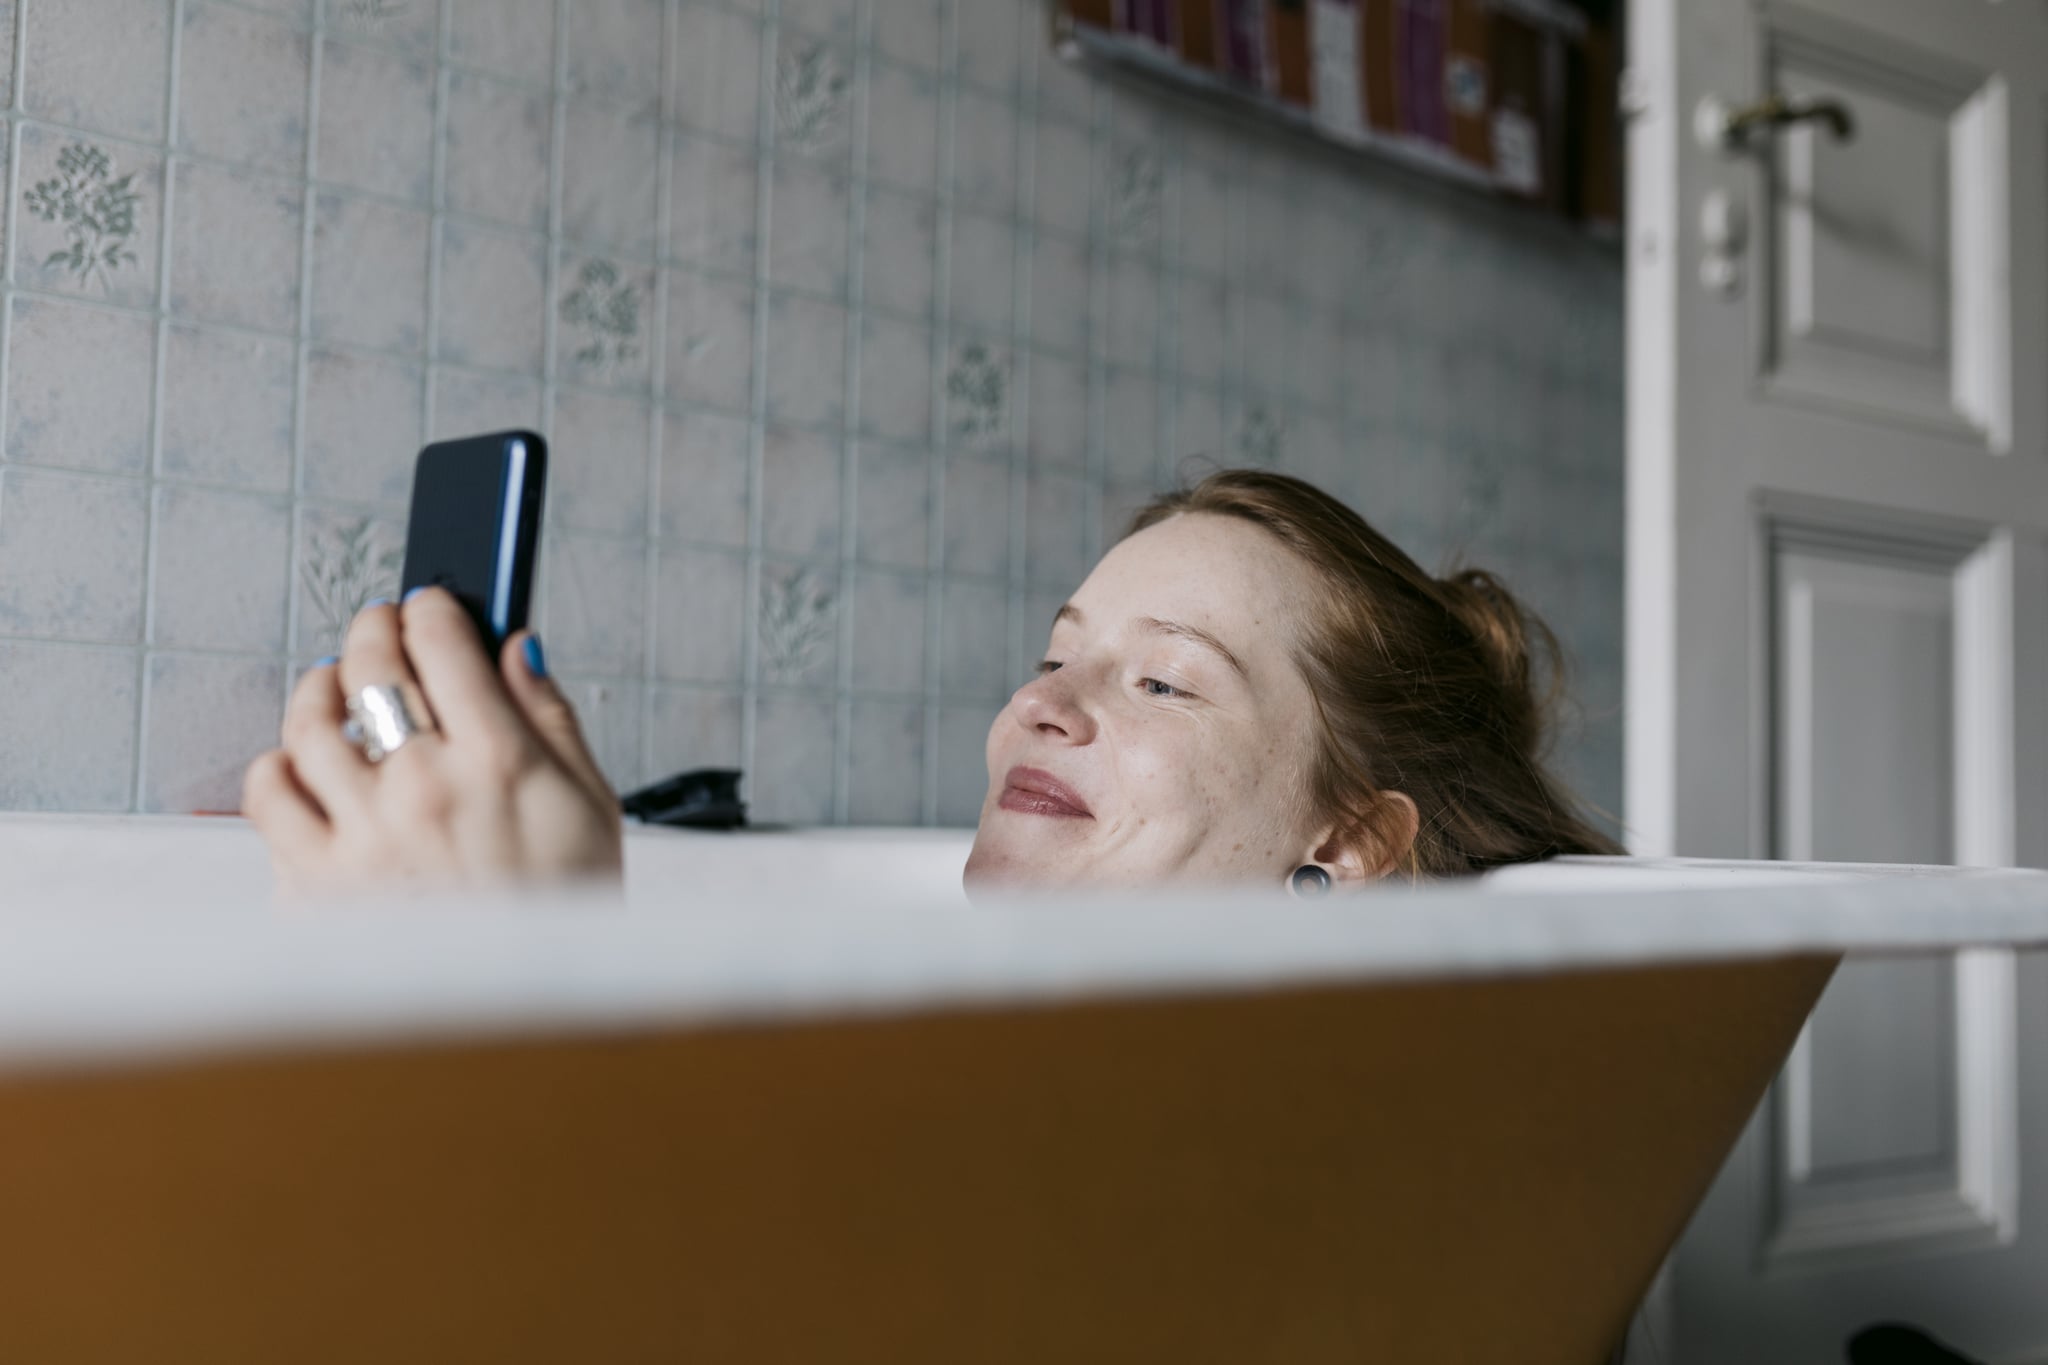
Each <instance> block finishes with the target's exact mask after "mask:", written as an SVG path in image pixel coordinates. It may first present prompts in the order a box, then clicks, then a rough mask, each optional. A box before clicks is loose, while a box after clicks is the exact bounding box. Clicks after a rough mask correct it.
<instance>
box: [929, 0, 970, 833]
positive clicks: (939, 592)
mask: <svg viewBox="0 0 2048 1365" xmlns="http://www.w3.org/2000/svg"><path fill="white" fill-rule="evenodd" d="M959 24H960V17H959V11H958V8H957V0H942V4H941V9H940V18H939V70H938V76H937V81H936V91H937V99H938V118H939V128H938V138H937V140H936V144H935V146H934V149H933V159H934V162H935V165H934V167H933V183H932V189H933V202H932V340H931V352H930V354H931V365H932V386H931V388H932V396H931V402H932V410H931V431H932V443H931V454H930V456H929V461H928V463H927V465H926V471H925V503H926V509H925V568H926V574H927V576H926V578H925V610H924V617H925V620H924V632H925V636H924V692H925V714H924V772H923V778H924V792H923V810H922V813H921V816H922V823H924V824H926V825H936V824H938V823H939V773H940V762H939V745H940V740H941V738H942V734H943V730H944V726H943V725H942V724H941V720H942V717H943V714H944V709H943V704H942V698H943V690H944V689H943V684H944V677H943V674H942V671H941V668H940V660H941V654H942V652H943V650H944V648H945V592H946V578H945V575H946V466H947V464H948V462H949V461H950V459H951V457H952V451H951V448H950V446H951V437H952V428H951V426H950V422H951V412H950V409H949V406H948V404H947V401H946V400H947V394H946V381H947V378H948V376H949V374H950V372H951V368H952V354H953V336H952V331H953V322H952V319H953V210H954V194H953V188H954V187H953V157H954V143H955V137H956V133H957V130H956V128H955V123H954V112H955V107H956V103H957V87H956V67H957V64H958V60H959V50H960V34H959Z"/></svg>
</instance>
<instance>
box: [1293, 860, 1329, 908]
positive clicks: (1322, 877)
mask: <svg viewBox="0 0 2048 1365" xmlns="http://www.w3.org/2000/svg"><path fill="white" fill-rule="evenodd" d="M1287 889H1288V891H1290V892H1291V893H1293V895H1294V897H1295V899H1297V900H1305V901H1312V900H1317V899H1319V898H1321V897H1323V896H1327V895H1329V894H1330V874H1329V873H1327V872H1325V871H1323V869H1322V868H1320V867H1317V866H1316V865H1315V864H1314V863H1303V864H1302V865H1301V866H1300V867H1297V868H1295V869H1294V875H1293V876H1291V877H1289V878H1288V879H1287Z"/></svg>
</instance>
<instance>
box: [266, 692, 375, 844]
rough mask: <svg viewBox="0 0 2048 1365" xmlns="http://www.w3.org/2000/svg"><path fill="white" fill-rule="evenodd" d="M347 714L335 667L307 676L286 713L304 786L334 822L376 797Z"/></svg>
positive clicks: (287, 743)
mask: <svg viewBox="0 0 2048 1365" xmlns="http://www.w3.org/2000/svg"><path fill="white" fill-rule="evenodd" d="M346 719H347V711H346V709H345V708H344V707H343V706H342V702H341V686H340V680H339V674H338V671H337V670H336V669H335V667H334V666H333V665H332V664H327V665H321V666H316V667H314V668H312V669H309V670H307V673H306V676H305V677H303V678H300V679H299V685H298V686H297V687H294V688H293V689H292V695H291V700H290V701H289V702H287V703H286V704H285V708H284V748H285V753H286V755H287V756H288V757H289V759H290V761H291V770H292V772H293V774H294V775H295V777H296V778H297V780H298V782H299V784H300V785H301V786H303V787H304V788H305V790H306V792H307V793H308V794H309V795H311V797H312V798H313V800H314V801H315V802H317V803H318V804H319V807H320V809H321V810H323V811H325V812H326V813H327V814H328V815H329V816H335V815H342V814H353V813H355V812H356V811H358V810H360V809H361V808H362V806H363V804H364V802H365V801H367V800H368V798H369V795H370V784H371V773H370V764H369V761H368V760H367V759H365V758H364V757H363V753H362V750H360V749H358V748H356V746H355V745H353V744H351V743H349V742H348V740H347V739H345V738H344V737H343V736H342V733H341V727H342V723H343V722H344V721H345V720H346Z"/></svg>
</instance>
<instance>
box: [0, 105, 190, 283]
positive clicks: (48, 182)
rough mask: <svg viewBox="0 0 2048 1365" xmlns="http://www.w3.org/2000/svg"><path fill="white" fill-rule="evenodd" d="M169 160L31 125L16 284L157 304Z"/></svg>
mask: <svg viewBox="0 0 2048 1365" xmlns="http://www.w3.org/2000/svg"><path fill="white" fill-rule="evenodd" d="M163 184H164V166H163V160H162V158H160V157H158V156H155V155H152V154H148V153H143V152H138V151H135V150H133V149H132V148H129V147H128V146H126V145H125V144H119V143H112V142H99V141H94V140H91V139H87V138H80V137H76V136H74V135H72V134H70V133H63V132H59V131H58V130H56V129H54V128H45V127H41V126H39V125H33V124H32V125H30V126H28V127H26V128H24V129H23V130H22V134H21V198H20V199H19V201H18V202H17V203H16V205H15V214H14V221H15V233H16V240H15V243H14V249H15V265H14V270H15V278H16V279H17V280H18V281H20V282H22V283H24V284H28V285H31V286H33V287H36V288H40V289H48V290H53V291H55V292H59V293H67V294H80V295H83V296H85V297H87V298H94V299H105V300H107V301H108V302H111V303H121V304H126V305H128V306H130V307H135V308H148V307H152V306H154V305H155V303H156V295H157V239H158V237H159V236H160V234H161V231H162V227H161V225H162V221H163V219H162V214H163V194H164V189H163Z"/></svg>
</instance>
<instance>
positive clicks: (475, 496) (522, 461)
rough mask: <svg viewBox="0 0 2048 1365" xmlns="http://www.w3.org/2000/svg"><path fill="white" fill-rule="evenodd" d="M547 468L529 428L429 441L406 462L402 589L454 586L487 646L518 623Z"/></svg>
mask: <svg viewBox="0 0 2048 1365" xmlns="http://www.w3.org/2000/svg"><path fill="white" fill-rule="evenodd" d="M547 473H548V443H547V442H546V441H544V440H542V439H541V438H540V437H539V436H536V435H535V434H534V433H532V432H530V431H500V432H495V433H493V434H492V435H489V436H468V437H464V438H462V439H461V440H455V441H436V442H435V443H434V444H432V445H430V446H428V447H427V448H426V449H425V450H422V451H421V452H420V457H419V461H418V463H417V464H415V465H414V466H413V473H412V515H411V517H410V519H409V520H408V521H407V523H406V528H405V569H404V571H403V573H402V574H401V575H400V586H401V590H402V591H404V592H411V591H412V590H413V589H414V588H425V587H442V588H446V589H448V590H449V591H450V592H452V593H454V594H455V597H456V600H458V601H460V602H461V603H462V605H463V606H464V607H466V608H468V610H469V614H470V617H471V619H473V620H474V621H475V622H476V628H477V631H478V633H479V634H480V635H482V636H483V640H484V644H485V645H486V646H487V647H489V648H490V649H491V651H492V652H493V653H494V654H495V653H496V651H497V648H498V646H500V645H502V644H504V642H505V640H506V638H507V637H508V636H510V635H512V634H513V633H514V632H516V631H519V630H523V629H525V627H526V611H527V605H528V603H529V602H530V600H531V598H532V595H533V561H534V556H535V552H536V551H537V550H538V549H539V547H540V504H541V494H542V492H543V490H544V489H545V487H546V484H547Z"/></svg>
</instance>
